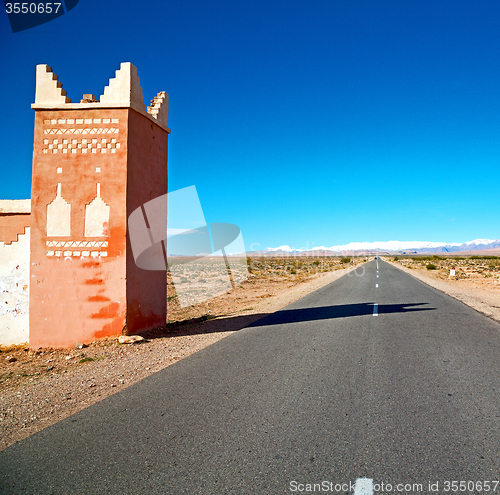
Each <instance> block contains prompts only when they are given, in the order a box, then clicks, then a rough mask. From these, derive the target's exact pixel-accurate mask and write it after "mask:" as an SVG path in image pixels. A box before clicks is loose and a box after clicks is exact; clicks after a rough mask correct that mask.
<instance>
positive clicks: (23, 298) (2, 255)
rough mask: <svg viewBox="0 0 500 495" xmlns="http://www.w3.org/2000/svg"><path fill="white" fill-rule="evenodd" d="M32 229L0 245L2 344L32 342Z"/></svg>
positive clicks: (0, 330)
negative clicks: (30, 319) (30, 286)
mask: <svg viewBox="0 0 500 495" xmlns="http://www.w3.org/2000/svg"><path fill="white" fill-rule="evenodd" d="M29 274H30V229H29V227H28V228H26V233H25V234H21V235H19V240H18V242H13V243H12V244H7V245H6V244H4V243H3V242H0V345H13V344H23V343H25V342H28V341H29V278H30V277H29Z"/></svg>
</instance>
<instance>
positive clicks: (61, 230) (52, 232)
mask: <svg viewBox="0 0 500 495" xmlns="http://www.w3.org/2000/svg"><path fill="white" fill-rule="evenodd" d="M70 218H71V205H70V204H69V203H67V202H66V200H65V199H64V198H63V197H62V196H61V183H60V182H59V183H58V184H57V194H56V197H55V199H54V200H53V201H52V203H50V204H49V205H47V236H48V237H66V236H69V235H71V228H70Z"/></svg>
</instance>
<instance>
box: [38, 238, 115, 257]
mask: <svg viewBox="0 0 500 495" xmlns="http://www.w3.org/2000/svg"><path fill="white" fill-rule="evenodd" d="M45 245H46V247H47V248H52V249H49V250H47V251H46V252H45V254H46V256H56V257H61V256H64V257H67V256H71V257H79V258H81V257H83V258H86V257H88V256H91V257H93V258H96V257H101V258H105V257H107V256H108V252H107V251H103V250H101V249H102V248H105V249H107V247H108V242H107V241H46V243H45ZM54 248H55V249H54ZM68 248H73V249H74V248H84V249H83V250H82V249H78V250H73V249H68ZM91 248H93V249H91ZM96 248H98V250H96Z"/></svg>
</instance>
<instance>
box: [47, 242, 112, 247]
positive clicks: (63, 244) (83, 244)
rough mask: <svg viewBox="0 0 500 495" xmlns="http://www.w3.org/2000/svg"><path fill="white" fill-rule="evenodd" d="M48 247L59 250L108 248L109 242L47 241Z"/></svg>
mask: <svg viewBox="0 0 500 495" xmlns="http://www.w3.org/2000/svg"><path fill="white" fill-rule="evenodd" d="M45 245H46V246H47V247H59V248H70V247H71V248H75V247H77V248H84V247H86V248H91V247H93V248H95V247H106V248H107V247H108V241H47V242H46V243H45Z"/></svg>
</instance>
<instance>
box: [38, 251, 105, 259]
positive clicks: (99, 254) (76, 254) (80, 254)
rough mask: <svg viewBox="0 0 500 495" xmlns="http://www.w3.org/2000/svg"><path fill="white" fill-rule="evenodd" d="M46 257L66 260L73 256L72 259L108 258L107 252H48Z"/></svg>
mask: <svg viewBox="0 0 500 495" xmlns="http://www.w3.org/2000/svg"><path fill="white" fill-rule="evenodd" d="M45 255H46V256H56V257H62V256H64V257H65V258H66V257H68V256H71V257H72V258H73V257H75V258H87V257H89V256H91V257H92V258H106V257H107V256H108V253H107V251H46V252H45Z"/></svg>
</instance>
